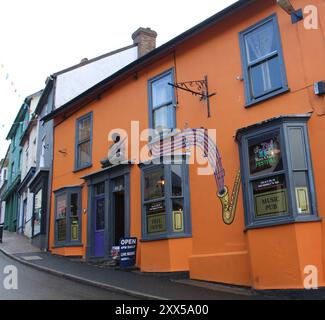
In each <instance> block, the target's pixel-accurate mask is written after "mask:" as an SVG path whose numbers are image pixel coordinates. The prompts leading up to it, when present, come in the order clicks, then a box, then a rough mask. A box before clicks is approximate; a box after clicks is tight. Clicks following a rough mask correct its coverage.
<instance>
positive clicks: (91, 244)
mask: <svg viewBox="0 0 325 320" xmlns="http://www.w3.org/2000/svg"><path fill="white" fill-rule="evenodd" d="M130 171H131V164H123V165H122V164H121V165H118V166H114V167H111V168H106V169H103V170H102V171H99V172H96V173H94V174H91V175H89V176H86V177H83V179H85V180H86V181H87V185H88V210H87V212H88V214H87V247H86V260H92V259H98V258H97V257H95V241H94V239H95V238H94V231H95V225H94V223H95V220H94V215H95V199H96V197H95V190H94V189H95V185H96V184H98V183H102V182H105V213H106V214H105V235H104V239H105V240H104V241H105V243H104V250H105V251H104V257H103V259H104V260H109V259H110V250H111V248H112V245H113V242H114V240H113V232H114V230H112V229H113V228H114V224H113V223H114V222H115V220H114V214H115V212H114V208H113V205H114V201H113V184H114V181H113V180H115V179H116V178H119V177H124V215H125V216H124V221H125V236H126V237H129V236H130V221H131V219H130Z"/></svg>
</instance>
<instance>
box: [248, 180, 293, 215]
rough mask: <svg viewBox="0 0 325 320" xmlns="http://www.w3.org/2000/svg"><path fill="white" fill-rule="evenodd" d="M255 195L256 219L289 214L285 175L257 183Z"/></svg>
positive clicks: (255, 183) (255, 184) (254, 186)
mask: <svg viewBox="0 0 325 320" xmlns="http://www.w3.org/2000/svg"><path fill="white" fill-rule="evenodd" d="M253 195H254V202H255V215H256V217H265V216H271V215H284V214H287V213H288V195H287V188H286V180H285V176H284V175H277V176H274V177H271V178H265V179H260V180H258V181H255V182H254V183H253Z"/></svg>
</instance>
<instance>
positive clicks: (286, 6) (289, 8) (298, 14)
mask: <svg viewBox="0 0 325 320" xmlns="http://www.w3.org/2000/svg"><path fill="white" fill-rule="evenodd" d="M277 3H278V5H279V6H280V7H281V8H282V9H283V10H284V11H285V12H286V13H287V14H289V15H291V21H292V23H297V22H298V21H301V20H303V18H304V15H303V13H302V9H298V10H296V9H295V8H294V7H293V5H292V4H291V2H290V0H277Z"/></svg>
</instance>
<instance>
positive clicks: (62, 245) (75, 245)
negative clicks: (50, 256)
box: [52, 243, 83, 249]
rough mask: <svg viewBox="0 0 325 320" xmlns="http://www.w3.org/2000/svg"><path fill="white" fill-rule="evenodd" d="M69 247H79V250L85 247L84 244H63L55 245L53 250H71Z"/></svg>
mask: <svg viewBox="0 0 325 320" xmlns="http://www.w3.org/2000/svg"><path fill="white" fill-rule="evenodd" d="M69 247H71V248H75V247H77V248H79V247H80V248H81V247H83V244H82V243H64V244H63V243H62V244H55V245H54V246H53V247H52V248H53V249H60V248H69Z"/></svg>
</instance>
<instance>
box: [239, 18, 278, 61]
mask: <svg viewBox="0 0 325 320" xmlns="http://www.w3.org/2000/svg"><path fill="white" fill-rule="evenodd" d="M245 42H246V52H247V57H248V62H250V63H252V62H254V61H255V60H258V59H261V58H263V57H265V56H267V55H268V54H270V53H272V52H274V51H276V50H277V47H276V41H275V39H274V28H273V23H272V22H269V23H267V24H264V25H263V26H261V27H259V28H257V29H255V30H253V31H252V32H250V33H249V34H247V35H246V37H245Z"/></svg>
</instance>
